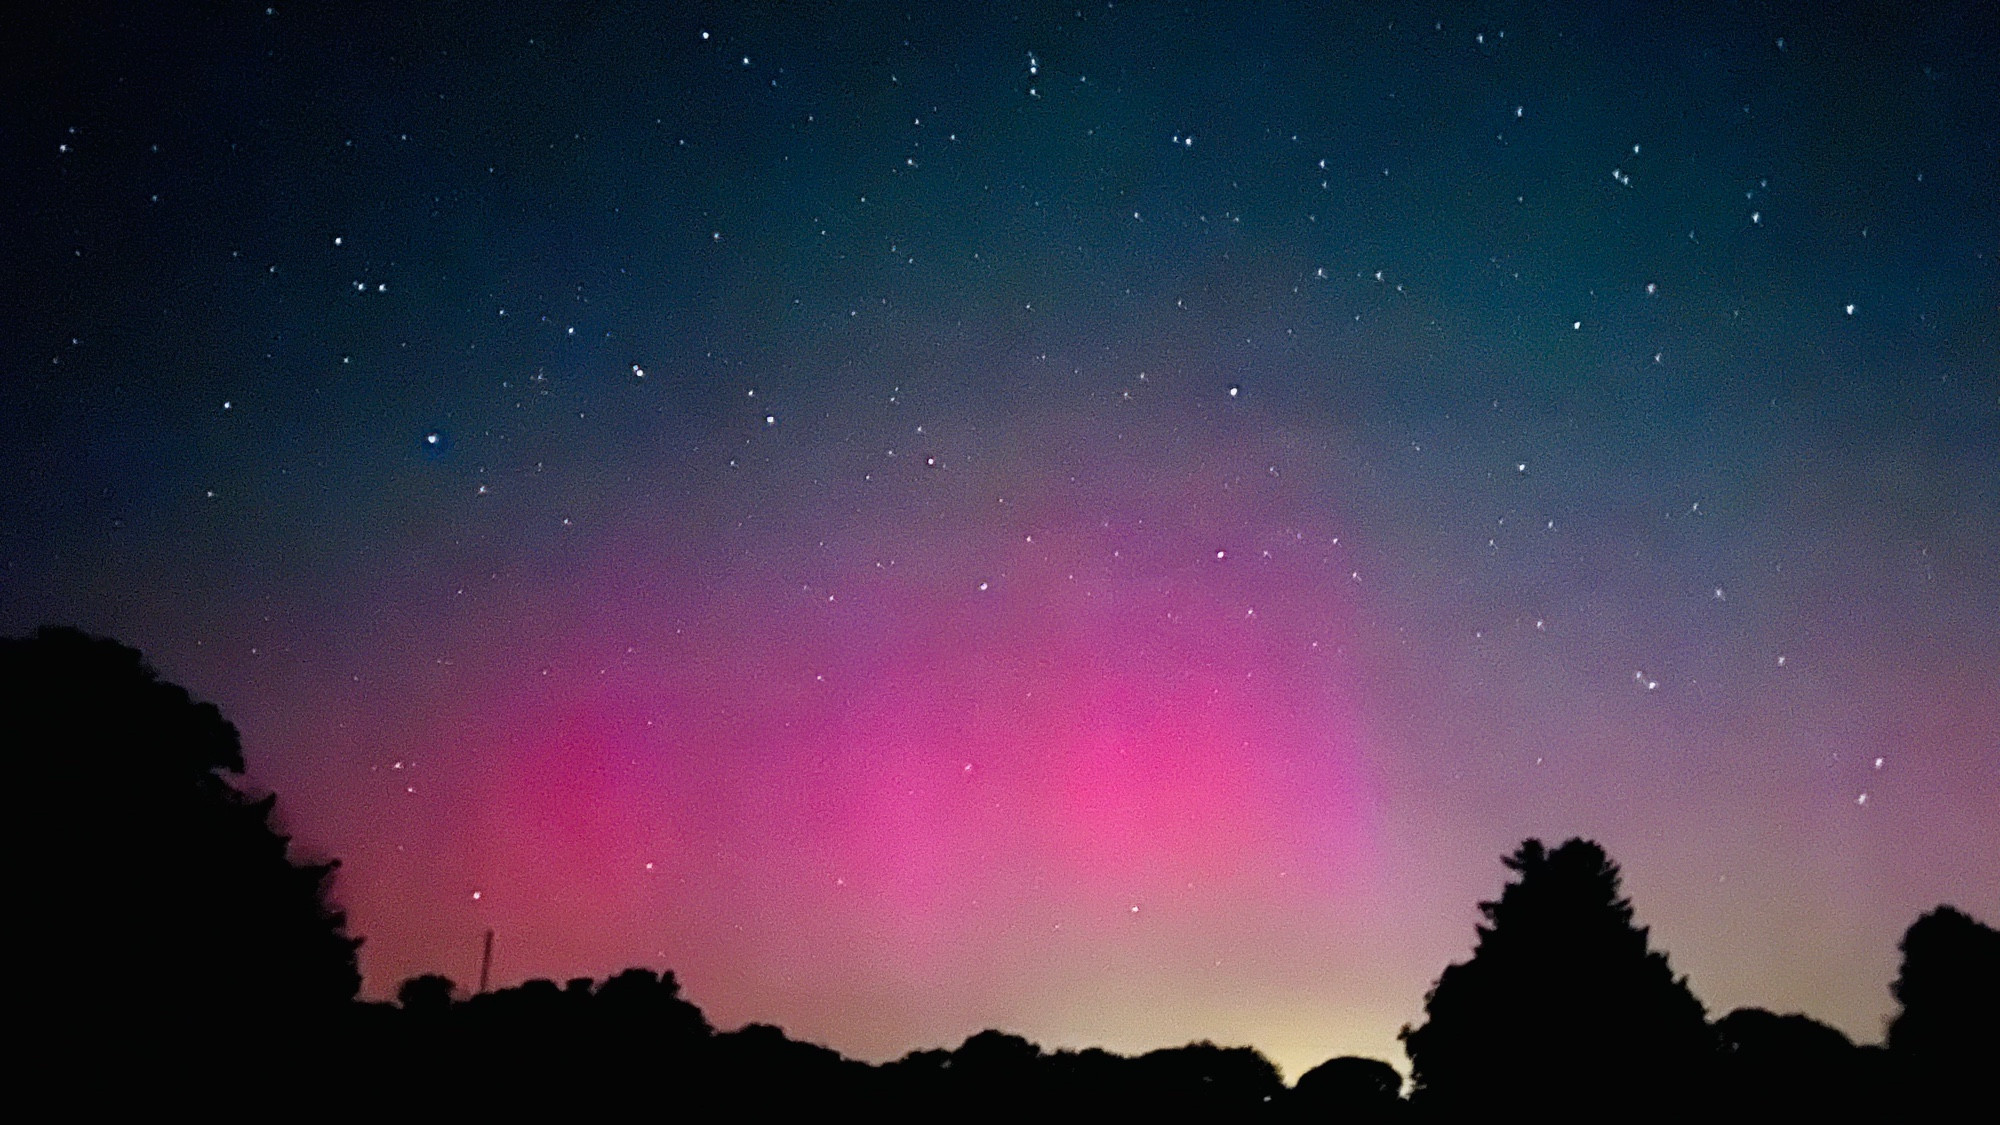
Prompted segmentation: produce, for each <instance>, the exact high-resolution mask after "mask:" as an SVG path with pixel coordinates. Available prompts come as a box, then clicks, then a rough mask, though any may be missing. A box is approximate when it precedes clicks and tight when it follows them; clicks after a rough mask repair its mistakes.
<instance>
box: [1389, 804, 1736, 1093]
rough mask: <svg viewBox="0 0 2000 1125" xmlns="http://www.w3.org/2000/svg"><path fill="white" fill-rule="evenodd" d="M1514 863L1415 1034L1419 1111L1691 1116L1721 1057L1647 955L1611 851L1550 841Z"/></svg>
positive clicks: (1695, 1005)
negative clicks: (1712, 1064) (1703, 1081)
mask: <svg viewBox="0 0 2000 1125" xmlns="http://www.w3.org/2000/svg"><path fill="white" fill-rule="evenodd" d="M1504 862H1505V863H1506V865H1507V867H1508V869H1509V870H1512V871H1514V872H1516V873H1517V874H1518V875H1519V876H1520V878H1519V879H1518V880H1517V881H1515V882H1512V883H1509V884H1508V885H1507V886H1506V888H1505V889H1504V890H1503V891H1502V892H1501V894H1500V898H1499V900H1498V901H1495V902H1484V903H1481V904H1480V906H1479V909H1480V912H1481V913H1482V914H1484V915H1485V918H1486V924H1485V925H1482V926H1480V927H1479V928H1478V942H1477V945H1476V947H1475V948H1474V950H1473V955H1472V959H1471V960H1469V961H1465V962H1462V963H1459V964H1454V965H1451V966H1449V967H1447V968H1446V969H1445V971H1444V973H1443V975H1441V976H1440V977H1439V978H1438V981H1437V984H1436V986H1434V987H1433V988H1432V989H1431V991H1430V993H1429V994H1428V995H1427V996H1426V997H1425V1013H1426V1015H1427V1016H1428V1019H1427V1020H1426V1022H1425V1023H1424V1025H1423V1026H1422V1027H1418V1028H1407V1027H1406V1028H1404V1029H1403V1032H1402V1038H1403V1041H1404V1043H1405V1045H1406V1048H1407V1050H1408V1051H1409V1055H1410V1061H1411V1063H1412V1066H1413V1069H1414V1072H1415V1080H1416V1081H1415V1089H1414V1091H1413V1095H1412V1101H1413V1103H1414V1104H1415V1105H1416V1106H1418V1107H1420V1108H1422V1109H1424V1110H1426V1112H1428V1113H1430V1114H1432V1115H1434V1116H1440V1117H1443V1118H1446V1119H1452V1120H1457V1119H1460V1118H1467V1119H1469V1118H1470V1117H1471V1116H1472V1115H1474V1114H1481V1115H1484V1114H1491V1113H1505V1114H1509V1115H1518V1116H1525V1117H1526V1118H1528V1119H1532V1120H1540V1121H1558V1120H1563V1121H1581V1120H1592V1121H1611V1120H1625V1121H1630V1120H1640V1119H1644V1120H1669V1119H1676V1118H1679V1117H1681V1116H1682V1115H1683V1114H1684V1113H1685V1112H1686V1108H1687V1105H1688V1100H1689V1098H1690V1097H1691V1096H1693V1095H1695V1094H1696V1093H1697V1091H1698V1089H1699V1086H1700V1081H1699V1079H1700V1078H1701V1077H1702V1076H1703V1074H1704V1072H1705V1069H1706V1063H1707V1060H1708V1059H1709V1058H1711V1057H1712V1052H1711V1050H1710V1049H1709V1044H1710V1038H1709V1031H1708V1026H1707V1024H1706V1022H1705V1020H1704V1018H1703V1013H1702V1008H1701V1004H1700V1002H1699V1001H1697V1000H1696V999H1695V997H1694V994H1693V993H1692V992H1690V991H1689V990H1688V987H1687V984H1686V982H1685V981H1684V980H1680V979H1676V978H1675V977H1674V975H1673V972H1672V970H1671V969H1670V968H1669V967H1668V965H1667V959H1666V955H1665V954H1663V953H1658V952H1653V951H1651V950H1649V949H1648V948H1647V940H1646V930H1645V929H1644V928H1643V927H1639V926H1635V925H1634V924H1633V921H1632V905H1631V903H1630V902H1629V901H1627V900H1626V899H1624V898H1622V897H1620V894H1619V875H1618V867H1617V865H1616V864H1614V863H1612V862H1611V860H1610V858H1609V857H1608V856H1606V855H1605V854H1604V849H1602V848H1600V847H1599V846H1598V845H1596V844H1594V843H1591V842H1589V841H1586V840H1575V839H1573V840H1569V841H1567V842H1565V843H1564V844H1562V845H1561V846H1560V847H1558V848H1556V849H1555V850H1554V851H1549V850H1547V849H1545V848H1544V847H1543V846H1542V843H1541V841H1539V840H1529V841H1527V842H1525V843H1523V844H1522V845H1521V847H1520V848H1519V850H1517V851H1516V852H1515V853H1514V854H1513V855H1511V856H1509V857H1507V858H1506V859H1505V860H1504Z"/></svg>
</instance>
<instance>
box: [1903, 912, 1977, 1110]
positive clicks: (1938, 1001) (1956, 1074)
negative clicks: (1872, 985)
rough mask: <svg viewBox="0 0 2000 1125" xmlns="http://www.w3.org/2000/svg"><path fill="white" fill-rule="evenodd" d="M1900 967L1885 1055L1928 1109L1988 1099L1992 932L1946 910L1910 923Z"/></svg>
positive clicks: (1964, 914)
mask: <svg viewBox="0 0 2000 1125" xmlns="http://www.w3.org/2000/svg"><path fill="white" fill-rule="evenodd" d="M1899 948H1900V949H1901V950H1902V951H1903V965H1902V969H1901V971H1900V972H1898V973H1897V975H1896V982H1895V984H1894V985H1892V986H1891V987H1890V991H1891V992H1893V993H1894V994H1895V997H1896V1000H1897V1001H1898V1002H1899V1003H1900V1004H1901V1005H1902V1008H1901V1010H1900V1011H1898V1012H1897V1013H1896V1015H1895V1017H1894V1018H1893V1019H1891V1020H1890V1022H1889V1051H1890V1053H1891V1054H1892V1055H1894V1056H1895V1057H1896V1059H1897V1060H1898V1062H1899V1063H1900V1064H1901V1065H1902V1068H1903V1069H1904V1071H1905V1073H1907V1074H1908V1076H1909V1078H1910V1085H1911V1089H1912V1090H1913V1091H1920V1092H1922V1096H1923V1097H1924V1098H1925V1099H1926V1100H1929V1101H1932V1102H1935V1103H1940V1104H1943V1103H1951V1102H1956V1101H1958V1100H1959V1099H1961V1098H1966V1097H1970V1096H1972V1094H1973V1087H1974V1086H1975V1085H1977V1086H1982V1087H1984V1088H1985V1090H1986V1091H1987V1097H1988V1098H1990V1097H1991V1096H1992V1093H1991V1091H1992V1086H1993V1074H1992V1072H1993V1067H1994V1064H1995V1062H1996V1060H2000V930H1995V929H1994V928H1993V927H1991V926H1988V925H1986V924H1985V923H1983V922H1981V921H1979V920H1978V919H1976V918H1974V917H1972V916H1971V915H1969V914H1966V913H1964V912H1963V911H1960V910H1957V909H1955V908H1953V907H1950V906H1940V907H1938V908H1937V909H1935V910H1933V911H1931V912H1930V913H1928V914H1925V915H1924V916H1923V917H1921V918H1918V919H1917V920H1916V921H1915V922H1912V923H1910V928H1909V929H1908V930H1906V931H1904V933H1903V941H1902V944H1901V945H1900V946H1899Z"/></svg>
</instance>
